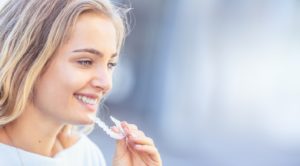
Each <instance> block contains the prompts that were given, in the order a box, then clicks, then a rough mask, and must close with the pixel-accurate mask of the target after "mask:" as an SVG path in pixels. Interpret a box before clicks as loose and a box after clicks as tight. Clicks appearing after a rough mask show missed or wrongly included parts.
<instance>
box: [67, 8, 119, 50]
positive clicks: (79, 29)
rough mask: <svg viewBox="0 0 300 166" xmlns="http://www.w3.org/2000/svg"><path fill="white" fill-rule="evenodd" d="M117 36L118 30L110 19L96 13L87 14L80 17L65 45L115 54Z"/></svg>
mask: <svg viewBox="0 0 300 166" xmlns="http://www.w3.org/2000/svg"><path fill="white" fill-rule="evenodd" d="M116 35H117V34H116V28H115V26H114V24H113V22H112V20H111V19H110V18H109V17H107V16H105V15H104V14H100V13H96V12H86V13H83V14H81V15H80V16H79V17H78V19H77V20H76V22H75V24H74V26H73V27H72V29H71V32H70V33H69V35H68V40H67V41H66V42H65V43H63V45H65V46H67V47H73V48H74V47H76V48H77V49H82V48H94V49H97V50H99V51H101V52H103V53H108V54H113V53H115V52H116V49H117V48H116V47H117V36H116Z"/></svg>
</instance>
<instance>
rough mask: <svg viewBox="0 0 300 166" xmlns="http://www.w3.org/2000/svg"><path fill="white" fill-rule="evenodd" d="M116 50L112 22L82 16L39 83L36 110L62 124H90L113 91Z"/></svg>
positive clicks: (35, 95) (104, 18) (35, 97)
mask: <svg viewBox="0 0 300 166" xmlns="http://www.w3.org/2000/svg"><path fill="white" fill-rule="evenodd" d="M116 46H117V41H116V30H115V27H114V25H113V23H112V22H111V20H110V19H108V18H107V17H105V16H103V15H99V14H96V13H85V14H82V15H81V16H80V17H79V19H78V21H77V23H76V24H75V29H74V31H73V33H71V35H70V37H69V39H68V41H67V42H66V43H64V44H63V45H62V47H60V48H59V49H58V51H57V53H56V54H55V55H54V57H53V59H52V61H51V62H50V64H49V66H48V67H47V69H46V71H45V73H44V74H43V75H42V76H41V77H40V78H39V80H38V81H37V83H36V86H35V89H34V100H33V104H32V105H33V108H34V109H35V110H36V111H37V112H38V113H40V114H41V115H45V116H47V117H49V118H52V119H54V120H56V121H58V122H60V123H71V124H88V123H91V120H90V119H89V118H88V116H89V115H93V114H95V113H96V110H97V107H98V105H99V102H100V100H101V99H102V98H103V96H104V94H106V93H107V92H108V91H109V90H110V89H111V88H112V71H113V67H114V65H115V63H116V62H117V54H116V51H117V48H116Z"/></svg>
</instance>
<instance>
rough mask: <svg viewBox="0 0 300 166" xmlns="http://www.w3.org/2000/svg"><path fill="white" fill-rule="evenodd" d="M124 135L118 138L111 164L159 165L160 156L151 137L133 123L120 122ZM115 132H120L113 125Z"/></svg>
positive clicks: (133, 165)
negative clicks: (120, 138)
mask: <svg viewBox="0 0 300 166" xmlns="http://www.w3.org/2000/svg"><path fill="white" fill-rule="evenodd" d="M122 127H123V130H124V131H125V134H126V137H125V138H123V139H122V140H118V141H117V144H116V152H115V155H114V158H113V166H161V165H162V162H161V158H160V155H159V152H158V150H157V149H156V147H155V145H154V142H153V140H152V139H151V138H149V137H146V136H145V134H144V133H143V132H142V131H140V130H138V128H137V126H136V125H134V124H128V123H126V122H122ZM113 130H114V131H115V132H120V131H119V130H118V128H116V127H113Z"/></svg>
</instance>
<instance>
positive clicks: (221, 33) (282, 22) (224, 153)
mask: <svg viewBox="0 0 300 166" xmlns="http://www.w3.org/2000/svg"><path fill="white" fill-rule="evenodd" d="M115 3H117V4H122V5H125V6H127V7H131V8H133V9H132V10H131V12H130V14H129V15H130V17H129V22H130V26H131V28H130V29H131V32H130V34H129V35H128V37H127V40H126V43H125V46H124V48H123V51H122V55H121V59H120V63H119V65H118V68H117V70H116V73H115V78H114V89H113V91H112V93H111V95H110V96H109V97H108V99H107V102H106V105H107V107H108V108H109V110H108V109H105V110H103V111H102V112H101V115H100V116H101V118H102V119H103V120H104V121H106V122H107V123H108V124H109V123H110V121H109V118H108V117H109V115H113V116H115V117H116V118H118V119H121V120H126V121H128V122H130V123H135V124H137V125H138V126H139V128H140V129H141V130H143V131H144V132H145V133H146V134H147V135H148V136H150V137H152V138H153V139H154V140H155V142H156V145H157V147H158V149H159V150H160V153H161V157H162V160H163V163H164V165H166V166H187V165H188V166H299V165H300V157H299V156H300V77H299V76H298V75H299V72H300V1H299V0H181V1H179V0H148V1H147V0H130V1H128V0H123V1H122V0H119V1H115ZM90 137H91V138H92V139H93V140H94V141H95V142H96V143H97V144H98V145H99V146H100V148H101V149H102V150H103V153H104V155H105V157H106V159H107V163H108V165H111V158H112V155H113V152H114V140H112V139H111V138H109V137H108V136H106V135H105V134H104V133H103V132H102V130H101V129H99V128H97V129H96V130H94V132H93V133H92V134H91V135H90Z"/></svg>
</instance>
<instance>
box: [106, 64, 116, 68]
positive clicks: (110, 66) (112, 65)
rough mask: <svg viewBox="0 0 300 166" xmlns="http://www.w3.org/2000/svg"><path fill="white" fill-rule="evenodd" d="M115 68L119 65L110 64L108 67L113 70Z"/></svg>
mask: <svg viewBox="0 0 300 166" xmlns="http://www.w3.org/2000/svg"><path fill="white" fill-rule="evenodd" d="M115 66H117V63H108V64H107V67H108V68H109V69H113V68H114V67H115Z"/></svg>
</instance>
